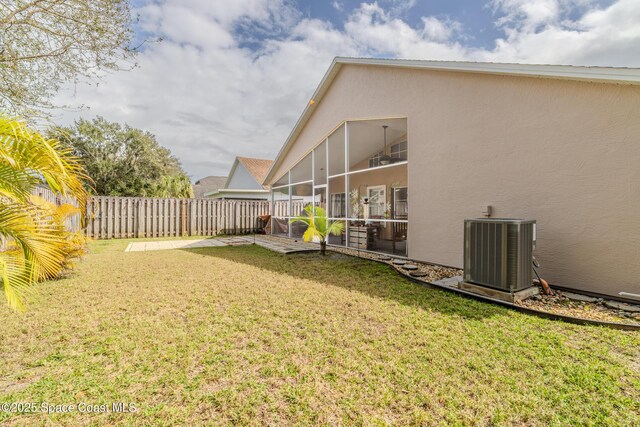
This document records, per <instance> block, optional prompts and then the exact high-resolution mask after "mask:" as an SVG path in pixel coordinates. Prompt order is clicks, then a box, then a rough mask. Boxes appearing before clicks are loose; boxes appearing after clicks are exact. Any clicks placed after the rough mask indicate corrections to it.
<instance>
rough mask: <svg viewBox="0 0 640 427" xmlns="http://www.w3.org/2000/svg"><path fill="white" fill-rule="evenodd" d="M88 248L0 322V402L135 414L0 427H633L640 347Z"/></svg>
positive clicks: (460, 306)
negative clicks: (130, 409) (128, 406)
mask: <svg viewBox="0 0 640 427" xmlns="http://www.w3.org/2000/svg"><path fill="white" fill-rule="evenodd" d="M128 242H129V241H124V240H123V241H109V242H94V243H93V244H92V252H93V253H92V254H90V255H88V256H86V258H85V259H84V260H83V261H82V262H80V263H79V265H78V267H77V269H76V271H75V273H73V274H71V275H70V276H69V277H67V278H65V279H62V280H58V281H53V282H49V283H45V284H43V285H42V286H41V291H40V293H39V295H38V296H37V298H35V299H34V300H33V301H32V303H31V304H30V308H29V311H28V312H27V313H25V314H16V313H13V312H11V311H9V310H8V309H7V308H5V307H4V306H3V307H2V308H1V309H0V325H1V326H0V327H1V330H0V360H1V361H2V363H1V364H0V393H1V399H0V400H1V401H2V402H36V403H37V404H38V405H39V404H40V403H41V402H45V403H47V404H50V405H59V404H70V403H78V402H85V403H90V404H109V405H110V404H111V403H112V402H125V403H134V404H135V406H136V408H137V409H138V411H137V412H136V413H94V414H81V413H77V412H75V413H72V414H49V415H46V414H42V413H36V414H7V413H1V412H0V422H4V423H5V424H6V425H29V426H31V425H41V424H47V425H58V424H62V425H105V424H113V425H115V424H118V425H120V424H122V425H176V424H179V425H185V426H186V425H202V424H205V425H238V424H240V425H287V426H289V425H407V424H408V425H446V426H466V425H469V426H475V425H478V426H494V425H495V426H500V425H518V426H520V425H522V426H549V425H557V426H566V425H579V426H584V425H593V426H600V425H611V426H634V425H635V426H638V425H640V333H638V332H628V331H627V332H625V331H617V330H610V329H605V328H600V327H588V326H577V325H571V324H566V323H562V322H555V321H549V320H544V319H539V318H536V317H531V316H527V315H523V314H519V313H517V312H513V311H509V310H506V309H503V308H500V307H496V306H492V305H488V304H484V303H480V302H477V301H473V300H468V299H464V298H462V297H458V296H455V295H451V294H448V293H444V292H442V291H439V290H434V289H428V288H426V287H422V286H419V285H416V284H414V283H411V282H409V281H407V280H405V279H402V278H400V276H399V275H398V274H397V273H395V272H394V271H393V270H391V269H390V268H389V267H387V266H384V265H380V264H376V263H372V262H369V261H364V260H360V259H355V258H350V257H346V256H344V255H337V254H333V255H330V256H328V257H327V258H326V259H322V258H321V257H320V256H319V255H316V254H304V255H292V256H291V255H290V256H285V255H279V254H275V253H272V252H268V251H267V250H265V249H263V248H260V247H256V246H244V247H223V248H203V249H191V250H171V251H154V252H133V253H124V252H123V250H124V248H125V247H126V246H127V243H128Z"/></svg>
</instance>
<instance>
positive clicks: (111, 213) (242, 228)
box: [85, 196, 269, 239]
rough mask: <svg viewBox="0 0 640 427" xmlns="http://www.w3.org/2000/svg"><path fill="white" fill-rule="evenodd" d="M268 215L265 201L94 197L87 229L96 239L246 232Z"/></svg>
mask: <svg viewBox="0 0 640 427" xmlns="http://www.w3.org/2000/svg"><path fill="white" fill-rule="evenodd" d="M266 214H269V202H267V201H262V200H259V201H258V200H256V201H253V200H246V201H245V200H216V199H162V198H153V197H111V196H93V197H91V198H90V199H89V201H88V203H87V227H86V231H85V232H86V235H87V236H88V237H91V238H94V239H123V238H132V237H173V236H215V235H218V234H244V233H252V232H254V231H255V230H256V227H257V224H258V217H260V216H261V215H266Z"/></svg>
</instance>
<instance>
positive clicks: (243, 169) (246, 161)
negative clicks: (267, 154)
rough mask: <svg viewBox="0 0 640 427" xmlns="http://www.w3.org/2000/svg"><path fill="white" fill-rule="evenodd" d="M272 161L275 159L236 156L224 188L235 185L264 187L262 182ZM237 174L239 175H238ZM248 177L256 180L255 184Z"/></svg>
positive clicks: (241, 187) (239, 187)
mask: <svg viewBox="0 0 640 427" xmlns="http://www.w3.org/2000/svg"><path fill="white" fill-rule="evenodd" d="M272 163H273V160H267V159H256V158H252V157H240V156H238V157H236V158H235V160H234V162H233V166H232V167H231V172H229V177H228V178H227V181H226V183H225V185H224V188H226V189H229V188H232V187H233V186H237V187H238V188H235V189H243V188H245V189H249V188H258V189H261V188H264V186H263V185H262V183H263V181H264V179H265V177H266V174H267V172H268V171H269V169H270V167H271V164H272ZM236 174H237V175H238V176H237V177H236ZM247 177H248V178H250V179H252V180H253V181H254V182H255V186H254V185H252V184H253V183H248V182H247Z"/></svg>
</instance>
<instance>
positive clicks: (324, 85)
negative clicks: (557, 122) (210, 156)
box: [261, 57, 640, 185]
mask: <svg viewBox="0 0 640 427" xmlns="http://www.w3.org/2000/svg"><path fill="white" fill-rule="evenodd" d="M344 65H359V66H376V67H393V68H404V69H422V70H436V71H453V72H467V73H480V74H497V75H510V76H523V77H534V78H551V79H561V80H562V79H565V80H579V81H591V82H600V83H613V84H627V85H640V68H624V67H586V66H573V65H536V64H507V63H494V62H464V61H425V60H406V59H378V58H345V57H336V58H334V60H333V62H332V63H331V65H330V66H329V69H328V70H327V72H326V73H325V75H324V77H323V78H322V80H321V81H320V84H319V85H318V87H317V88H316V90H315V92H314V93H313V96H312V97H311V100H310V102H309V103H308V104H307V106H306V107H305V109H304V111H303V112H302V115H301V116H300V118H299V119H298V121H297V122H296V124H295V125H294V127H293V130H292V131H291V133H290V134H289V136H288V137H287V140H286V141H285V143H284V144H283V146H282V148H281V149H280V151H279V152H278V155H277V156H276V158H275V160H274V161H273V162H272V164H271V167H270V168H269V171H268V172H267V173H266V174H265V176H264V180H263V181H261V183H262V184H265V185H266V184H269V180H272V179H274V178H276V177H274V176H273V174H274V173H275V172H276V170H277V168H278V166H279V165H280V163H281V161H282V159H283V158H284V157H285V155H286V154H287V152H288V151H289V148H290V146H291V144H292V143H293V142H294V141H295V140H296V139H297V137H298V136H299V135H300V132H301V131H302V129H303V128H304V126H305V124H306V123H307V121H308V120H309V118H310V117H311V115H312V114H313V112H314V111H315V109H316V108H317V105H318V103H319V102H320V101H321V99H322V98H323V97H324V96H325V94H326V93H327V91H328V90H329V87H330V86H331V84H332V83H333V80H334V79H335V77H336V76H337V75H338V73H339V71H340V69H341V68H342V66H344Z"/></svg>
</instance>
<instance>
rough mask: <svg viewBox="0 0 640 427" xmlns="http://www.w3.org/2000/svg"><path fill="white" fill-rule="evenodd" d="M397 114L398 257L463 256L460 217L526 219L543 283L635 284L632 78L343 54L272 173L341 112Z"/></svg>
mask: <svg viewBox="0 0 640 427" xmlns="http://www.w3.org/2000/svg"><path fill="white" fill-rule="evenodd" d="M385 116H393V117H407V123H408V145H409V209H410V211H409V256H410V257H412V258H417V259H420V260H424V261H430V262H435V263H440V264H445V265H453V266H460V267H461V266H462V245H463V241H462V240H463V220H464V219H465V218H473V217H479V216H481V214H482V211H483V209H484V208H485V207H486V205H491V206H493V209H494V214H493V216H494V217H516V218H525V219H535V220H537V221H538V248H537V257H538V259H539V260H540V262H541V263H542V265H543V267H542V270H541V272H542V274H543V275H544V276H545V277H546V278H547V279H548V280H549V281H550V282H552V283H554V284H557V285H563V286H569V287H574V288H578V289H584V290H589V291H594V292H600V293H608V294H612V295H616V294H617V293H618V292H620V291H626V292H632V293H640V87H638V86H628V85H617V84H606V83H589V82H577V81H570V80H556V79H540V78H530V77H509V76H498V75H496V76H494V75H483V74H476V73H455V72H445V71H430V70H403V69H397V68H384V67H374V66H359V65H347V66H344V67H343V68H342V70H341V71H340V73H339V75H338V76H337V77H336V79H335V80H334V82H333V84H332V86H331V87H330V88H329V90H328V92H327V94H326V95H325V97H324V98H323V99H322V101H321V102H320V103H319V104H318V105H317V107H316V110H315V112H314V114H313V116H312V117H311V118H310V120H309V122H308V123H307V125H306V126H305V128H304V129H303V130H302V132H301V133H300V135H299V137H298V139H297V141H296V142H295V143H294V144H293V146H292V148H291V150H290V151H289V152H288V153H287V155H286V156H285V158H284V161H283V162H282V164H281V165H280V167H279V170H278V172H277V173H276V174H275V175H274V176H276V177H278V176H280V175H281V174H282V173H284V171H286V170H287V169H288V168H289V167H291V165H292V164H294V163H295V162H296V161H298V160H299V159H300V158H302V156H303V155H304V154H306V153H307V152H308V150H309V149H310V148H311V147H312V146H313V145H315V144H317V143H318V142H320V141H321V139H322V138H323V137H325V136H326V134H327V133H328V132H330V131H331V129H332V128H334V127H335V126H336V125H337V124H339V123H340V122H341V121H342V120H345V119H362V118H379V117H385Z"/></svg>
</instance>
